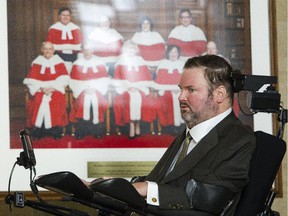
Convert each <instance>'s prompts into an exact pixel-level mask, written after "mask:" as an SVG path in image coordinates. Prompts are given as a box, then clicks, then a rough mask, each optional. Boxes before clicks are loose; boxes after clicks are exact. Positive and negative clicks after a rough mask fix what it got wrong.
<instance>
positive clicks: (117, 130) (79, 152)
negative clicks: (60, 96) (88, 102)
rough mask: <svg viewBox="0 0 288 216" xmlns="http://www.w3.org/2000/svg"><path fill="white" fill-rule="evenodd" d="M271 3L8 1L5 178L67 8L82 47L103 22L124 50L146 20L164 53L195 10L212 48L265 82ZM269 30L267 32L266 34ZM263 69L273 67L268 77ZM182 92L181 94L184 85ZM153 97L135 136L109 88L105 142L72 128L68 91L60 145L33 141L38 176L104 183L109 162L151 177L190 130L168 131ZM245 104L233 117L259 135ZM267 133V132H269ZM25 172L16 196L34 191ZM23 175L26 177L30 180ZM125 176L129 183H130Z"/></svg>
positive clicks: (242, 101)
mask: <svg viewBox="0 0 288 216" xmlns="http://www.w3.org/2000/svg"><path fill="white" fill-rule="evenodd" d="M271 2H272V1H269V0H267V1H261V0H258V4H257V5H256V4H255V3H252V1H249V0H221V1H217V2H216V1H213V0H190V1H187V0H176V1H175V0H159V1H155V0H88V1H87V0H61V1H53V0H46V1H36V0H25V1H19V0H9V1H6V2H5V3H3V2H1V4H3V7H1V10H2V13H1V14H3V15H1V16H2V18H3V20H6V21H7V22H4V21H3V25H4V26H5V27H6V29H7V31H5V33H6V34H5V38H7V40H1V44H2V45H1V47H2V48H3V49H1V50H5V51H7V52H6V53H5V52H3V53H2V54H1V55H4V57H3V59H5V60H6V64H5V65H6V67H3V68H4V70H3V71H2V73H3V76H4V77H5V79H2V80H1V83H2V84H3V85H2V86H3V88H5V91H2V92H1V93H0V94H1V95H2V96H3V98H6V100H5V101H6V102H7V103H3V104H5V113H1V115H2V116H3V117H4V118H3V119H5V121H3V122H2V124H3V126H2V128H3V127H4V128H5V130H4V131H2V132H3V133H2V132H1V136H0V140H1V143H2V144H3V145H1V147H0V162H1V163H2V162H3V161H4V160H5V162H4V163H5V164H6V166H7V167H5V176H9V171H10V167H12V165H13V162H14V160H16V158H17V157H18V154H19V153H20V152H21V141H20V139H19V131H20V130H21V129H24V128H26V129H30V128H27V127H28V126H27V122H29V121H30V119H27V118H29V115H27V109H28V108H27V106H28V105H29V103H30V100H31V97H32V96H31V92H30V91H29V88H28V87H27V86H26V85H25V84H24V83H23V81H24V79H25V78H26V77H27V75H28V73H29V71H30V70H31V64H32V62H33V61H34V60H35V59H36V58H37V57H38V56H39V55H42V52H41V44H42V43H43V42H44V41H46V40H47V35H48V31H49V29H50V27H51V26H52V25H53V24H55V23H57V22H59V16H58V11H59V9H60V8H61V7H68V8H69V9H70V10H71V22H73V23H74V24H75V25H77V26H79V28H80V30H81V33H82V43H83V44H88V41H89V38H90V35H91V33H92V32H93V30H94V29H95V28H97V27H99V25H100V23H101V20H102V19H103V17H108V18H109V20H110V25H111V26H110V28H112V29H114V30H115V31H117V32H118V33H119V34H120V35H121V36H122V41H123V44H124V43H125V42H127V41H130V40H131V39H132V38H133V36H134V35H135V33H137V32H140V31H141V29H140V27H139V20H141V17H144V16H145V17H149V19H150V20H151V23H150V25H151V24H153V31H155V32H157V33H159V35H160V36H161V38H162V39H163V43H164V45H165V47H167V45H168V40H169V35H170V33H171V31H172V30H173V29H174V28H175V27H176V26H178V25H181V20H180V18H181V17H180V16H179V12H180V11H181V10H182V9H189V11H190V12H191V24H192V25H194V26H196V27H198V28H199V29H201V30H202V31H203V33H204V35H205V41H206V42H213V43H214V44H215V45H216V46H217V51H218V53H217V54H219V55H221V56H224V57H225V59H227V60H228V61H229V63H230V64H231V65H232V67H233V69H235V70H236V69H237V70H240V71H241V72H242V73H243V74H247V75H251V74H255V73H256V74H257V73H260V74H262V72H263V71H264V73H266V75H267V74H268V75H271V74H272V75H277V74H275V71H274V69H273V68H272V67H271V65H270V64H271V63H272V62H273V55H272V54H273V46H272V45H273V44H271V42H270V40H271V36H273V34H272V33H273V32H271V31H272V30H271V28H269V25H270V24H271V22H273V20H272V19H271V18H273V14H272V13H273V11H271V8H272V9H273V7H271V4H272V3H271ZM259 5H262V7H263V10H258V9H257V10H256V9H255V8H258V7H259ZM259 13H261V14H259ZM258 17H265V18H266V19H264V18H262V19H261V20H259V19H258ZM263 25H265V26H264V27H263ZM265 27H267V28H265ZM259 34H261V37H263V40H261V41H260V40H258V39H257V37H259ZM96 37H97V35H96ZM265 39H266V40H265ZM271 41H272V40H271ZM150 42H151V41H150ZM254 43H255V44H254ZM256 43H262V44H258V45H257V46H258V47H262V48H263V47H265V48H267V50H266V51H265V52H262V51H261V52H262V53H261V55H264V56H261V57H259V56H257V55H255V52H257V54H259V52H258V50H257V49H258V48H257V47H255V46H256ZM83 44H82V45H83ZM262 48H261V50H262ZM206 52H207V50H206V46H205V49H203V50H202V51H201V52H200V53H198V54H197V55H202V54H205V53H206ZM78 57H79V55H78ZM163 58H165V56H164V57H163ZM264 59H265V60H264ZM263 62H267V64H266V65H265V64H263ZM116 65H117V63H116V64H114V65H112V66H111V65H108V66H107V65H106V66H107V68H109V67H110V69H111V67H112V68H113V69H115V68H116ZM263 67H266V68H265V69H264V70H263ZM147 68H148V70H149V72H150V73H151V80H150V81H151V82H155V80H156V79H157V66H152V67H151V66H149V65H147ZM107 73H108V79H109V80H110V83H113V80H114V76H115V74H114V73H115V71H113V70H112V72H111V71H110V72H108V69H107ZM69 74H70V72H69ZM175 86H176V87H177V84H175ZM149 90H150V91H151V92H152V93H153V99H152V100H151V101H152V103H153V104H149V106H148V108H146V109H149V111H150V112H149V113H148V114H147V115H148V116H149V118H148V119H149V120H147V121H141V119H140V121H139V122H140V130H141V133H139V134H137V136H135V137H134V136H133V137H131V136H130V134H129V133H130V130H131V125H130V124H129V123H127V122H125V124H122V125H121V126H119V125H118V124H117V121H118V117H117V116H118V111H117V110H115V107H114V106H115V104H116V102H115V101H117V100H116V99H115V95H116V94H117V90H116V89H115V88H114V87H113V86H112V85H110V86H108V90H107V92H106V94H105V95H104V99H105V100H106V101H107V104H108V106H107V108H106V109H105V111H104V114H103V115H104V116H103V119H104V120H103V122H102V123H101V124H102V128H103V134H101V136H99V137H96V136H93V135H91V134H89V135H85V136H81V137H77V136H76V134H77V126H76V124H75V122H71V121H69V116H70V114H71V110H72V109H73V103H74V101H75V97H74V95H73V89H71V88H70V87H69V85H67V87H66V88H65V100H66V111H67V115H68V123H67V125H65V126H63V127H61V137H60V138H59V137H58V138H57V139H56V138H55V137H53V136H43V137H42V136H40V137H37V139H33V137H32V142H33V147H34V151H35V155H36V158H37V166H36V167H37V173H38V174H41V175H42V174H47V173H51V172H57V171H62V170H69V171H71V172H73V173H75V174H76V175H78V176H79V177H81V178H84V179H90V178H95V177H101V176H97V175H98V174H99V173H98V174H97V172H95V169H96V170H97V165H99V164H100V163H101V166H102V167H103V163H104V164H108V165H109V166H114V165H113V164H115V163H116V164H117V163H118V164H119V163H123V162H124V163H123V166H120V167H122V168H124V165H125V166H126V167H127V166H128V167H131V169H132V171H135V172H137V171H139V172H140V171H143V169H141V170H140V169H139V167H140V166H141V167H143V166H145V164H146V165H147V166H146V168H147V169H144V171H145V172H146V171H147V172H148V171H149V169H150V168H152V167H153V165H155V162H156V161H157V160H158V159H159V158H160V157H161V155H162V154H163V153H164V151H165V150H166V148H167V147H168V146H169V145H170V143H171V142H172V141H173V139H174V138H175V137H176V134H177V132H178V131H179V130H180V129H181V127H183V126H184V124H183V122H181V120H180V119H179V121H178V123H177V124H176V123H175V124H173V123H172V124H171V125H168V126H167V125H163V124H161V121H160V119H159V115H160V114H159V113H158V112H157V110H156V108H155V106H156V105H155V104H156V102H155V101H157V97H158V96H159V92H158V91H157V90H155V89H152V88H150V89H149ZM246 97H247V95H246V93H245V92H243V93H241V94H239V95H236V96H235V98H236V99H237V100H235V104H236V105H237V106H234V107H233V108H234V111H235V113H236V114H237V116H238V117H239V118H240V120H241V121H242V122H243V123H244V124H247V125H250V126H251V127H253V128H254V130H258V126H259V125H260V124H259V123H258V120H257V117H255V116H252V115H247V114H246V112H248V113H249V112H250V110H249V107H248V105H247V100H246V99H247V98H246ZM135 100H136V99H135ZM126 108H127V107H126ZM153 109H155V110H156V111H155V113H152V111H151V110H153ZM124 110H125V109H124ZM142 112H144V111H142ZM151 116H152V117H151ZM261 118H263V116H261ZM264 118H267V119H268V122H270V123H269V124H268V129H267V130H268V132H270V133H273V132H275V131H273V127H274V128H275V127H276V126H275V124H276V122H275V121H273V120H271V119H272V118H271V115H270V114H267V115H266V114H264ZM260 129H261V130H262V128H260ZM84 130H88V129H84ZM264 130H266V129H264ZM269 130H270V131H269ZM274 130H275V129H274ZM2 135H3V136H2ZM2 160H3V161H2ZM132 163H133V164H134V165H133V166H132V165H131V164H132ZM137 163H138V165H137ZM2 164H3V163H2ZM111 164H112V165H111ZM135 164H136V165H135ZM95 167H96V168H95ZM107 167H108V166H107ZM118 167H119V166H118ZM98 168H99V166H98ZM106 171H107V170H106ZM26 172H27V171H26V170H24V169H17V172H16V173H15V174H14V175H15V176H16V177H15V178H17V177H19V176H22V177H21V179H24V180H23V181H21V182H20V181H19V182H17V181H16V182H14V184H13V185H12V186H13V188H12V189H13V190H14V189H15V190H24V191H25V190H29V181H28V180H29V177H28V173H26ZM118 172H119V171H118ZM125 172H126V173H124V172H122V174H123V175H125V174H127V173H131V170H126V171H125ZM95 173H96V174H95ZM102 174H103V173H102ZM104 174H107V175H113V174H115V173H107V172H105V171H104ZM136 174H137V173H136ZM99 175H100V174H99ZM23 176H27V181H25V177H23ZM120 176H121V172H120ZM123 177H127V178H129V177H130V176H129V175H127V176H123ZM278 177H279V176H278ZM7 178H8V177H7ZM7 178H6V179H5V178H2V179H1V180H0V181H1V184H0V185H1V188H0V191H5V190H6V185H7V184H8V179H7ZM275 183H276V185H275V186H276V191H277V192H278V194H280V195H281V190H282V188H281V187H282V185H281V179H280V177H279V178H277V179H276V182H275ZM47 196H48V195H47Z"/></svg>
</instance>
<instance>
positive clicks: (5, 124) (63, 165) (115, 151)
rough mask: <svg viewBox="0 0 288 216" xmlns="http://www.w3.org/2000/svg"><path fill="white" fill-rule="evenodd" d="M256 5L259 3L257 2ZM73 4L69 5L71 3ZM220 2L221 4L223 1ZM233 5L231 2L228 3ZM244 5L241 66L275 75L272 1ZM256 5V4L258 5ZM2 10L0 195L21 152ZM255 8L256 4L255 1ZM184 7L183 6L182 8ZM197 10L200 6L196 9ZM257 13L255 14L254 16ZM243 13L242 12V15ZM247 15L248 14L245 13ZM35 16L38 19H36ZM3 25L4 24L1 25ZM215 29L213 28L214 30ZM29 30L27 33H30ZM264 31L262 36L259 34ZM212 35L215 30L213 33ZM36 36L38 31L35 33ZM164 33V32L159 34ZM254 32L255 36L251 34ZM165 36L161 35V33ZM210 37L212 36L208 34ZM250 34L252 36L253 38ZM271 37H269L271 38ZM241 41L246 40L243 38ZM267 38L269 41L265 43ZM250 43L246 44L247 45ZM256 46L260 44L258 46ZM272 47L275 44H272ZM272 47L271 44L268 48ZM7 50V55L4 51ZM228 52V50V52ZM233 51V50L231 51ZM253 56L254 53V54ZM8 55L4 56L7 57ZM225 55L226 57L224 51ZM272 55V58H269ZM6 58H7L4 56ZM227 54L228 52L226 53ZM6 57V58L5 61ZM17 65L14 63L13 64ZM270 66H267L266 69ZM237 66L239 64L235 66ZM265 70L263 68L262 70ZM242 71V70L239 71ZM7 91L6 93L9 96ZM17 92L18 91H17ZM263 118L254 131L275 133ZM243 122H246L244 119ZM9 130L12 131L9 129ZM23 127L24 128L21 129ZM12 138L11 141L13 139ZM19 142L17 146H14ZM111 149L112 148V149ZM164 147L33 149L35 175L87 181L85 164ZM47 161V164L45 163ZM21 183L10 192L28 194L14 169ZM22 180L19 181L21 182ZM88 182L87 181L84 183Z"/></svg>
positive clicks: (132, 157) (150, 157) (157, 152)
mask: <svg viewBox="0 0 288 216" xmlns="http://www.w3.org/2000/svg"><path fill="white" fill-rule="evenodd" d="M258 1H259V0H258ZM27 2H28V3H27V4H30V7H31V6H33V1H32V0H31V1H27ZM71 2H73V1H71ZM164 2H165V4H168V5H169V6H171V4H173V3H172V1H164ZM179 2H180V3H181V4H182V5H183V6H185V5H186V4H188V3H187V1H181V0H179ZM191 2H192V3H191V4H193V3H195V4H197V3H198V4H201V3H203V4H204V3H205V2H207V1H191ZM223 2H224V1H223ZM231 2H233V1H231ZM231 2H230V1H228V3H231ZM239 2H241V1H237V0H236V1H235V3H236V4H237V3H239ZM245 2H246V3H247V2H249V4H250V5H249V8H250V13H251V14H250V15H251V17H250V19H251V26H252V27H251V50H252V52H251V59H248V63H245V64H250V63H251V66H252V68H251V71H253V74H254V71H260V72H261V73H262V72H263V71H265V73H266V72H267V74H273V75H277V74H276V72H275V71H277V70H275V68H271V65H276V64H272V62H273V61H275V58H276V56H275V50H274V48H273V47H275V46H272V48H271V43H272V41H273V40H271V36H272V37H273V36H275V35H273V34H274V32H273V31H270V30H271V28H269V23H265V22H264V23H263V20H267V21H268V20H270V25H271V21H272V22H273V20H275V17H273V16H275V15H274V12H273V10H274V7H272V12H271V10H270V9H269V8H271V7H270V4H272V2H273V1H269V0H267V1H265V3H264V2H262V1H261V3H260V5H262V6H263V7H264V10H256V9H255V8H257V7H259V4H258V5H255V2H252V1H251V2H250V1H245ZM258 3H259V2H258ZM1 4H2V6H3V7H1V10H3V11H2V12H3V13H1V14H3V15H1V16H3V17H1V21H2V22H3V26H5V27H6V30H7V31H4V32H5V33H6V34H5V35H3V40H1V48H2V49H1V50H7V52H3V53H2V54H1V55H3V58H2V59H3V60H4V61H3V62H6V64H4V65H3V71H4V72H5V73H4V74H3V76H4V77H3V79H2V80H0V82H1V86H2V88H3V91H1V93H0V95H2V96H1V98H3V104H7V106H6V107H4V112H3V113H1V114H0V115H1V117H2V119H3V121H2V122H1V124H2V127H1V128H3V131H2V132H3V136H1V137H0V140H1V143H3V145H1V146H0V152H1V153H0V162H1V164H7V167H5V169H4V174H5V176H6V178H2V179H1V180H0V181H1V184H0V185H1V187H2V188H0V191H6V185H7V184H8V176H9V171H10V168H11V167H12V165H13V162H14V161H15V160H16V158H17V157H18V156H19V152H20V151H21V149H19V147H17V146H18V145H19V144H20V141H18V140H17V134H16V135H15V136H13V137H12V138H11V130H14V131H17V128H13V124H12V122H11V115H13V114H15V112H16V113H17V109H16V110H11V109H10V107H9V106H8V104H10V105H11V102H13V101H14V100H15V98H13V97H11V91H13V90H14V89H11V87H10V86H9V84H11V74H10V69H9V68H8V62H9V59H10V61H11V57H10V55H11V52H12V51H11V50H10V49H9V47H8V44H7V43H5V42H7V41H9V40H8V34H7V32H8V28H7V24H6V23H7V2H1ZM256 4H257V1H256ZM186 6H187V5H186ZM200 6H201V5H200ZM18 7H21V5H18ZM135 7H137V4H136V5H135ZM208 9H209V10H213V9H211V8H208ZM43 10H45V9H44V8H39V10H38V13H39V14H41V13H43ZM51 10H52V11H53V16H51V17H49V18H47V21H46V24H45V25H47V26H48V25H50V24H52V23H53V22H54V20H55V19H56V18H57V13H56V12H55V11H57V10H56V8H52V9H51ZM177 10H179V8H176V11H177ZM256 11H257V12H256ZM260 11H261V13H263V16H265V17H267V19H263V18H262V19H261V20H257V17H263V16H260V15H259V14H258V13H260ZM196 12H197V13H195V14H196V15H195V16H196V18H197V19H203V17H202V16H201V13H199V11H196ZM242 12H243V11H242ZM239 13H241V11H239ZM248 13H249V12H248ZM39 14H38V16H39ZM175 14H177V12H175ZM174 17H176V15H174ZM163 19H167V17H166V18H165V17H161V16H160V20H163ZM5 21H6V22H5ZM172 22H174V24H176V23H177V21H176V20H175V19H174V20H173V21H172ZM239 22H240V24H239V25H240V28H241V25H242V23H243V22H244V23H246V24H247V23H248V25H250V23H249V22H248V21H247V20H246V21H245V20H244V21H242V20H240V21H239ZM246 24H245V25H246ZM208 25H212V24H211V23H209V22H208ZM263 25H265V27H267V28H264V29H262V28H261V27H263ZM37 28H38V31H39V28H40V29H41V27H40V26H39V25H38V26H37V27H36V29H37ZM215 28H216V27H215ZM30 30H31V29H30ZM263 30H264V32H263ZM215 31H216V30H215ZM39 32H40V31H39ZM163 32H165V31H163ZM255 32H256V33H255ZM167 33H168V30H167V32H166V34H167ZM45 34H46V33H45V32H41V33H40V36H39V39H38V41H37V43H35V41H34V42H31V41H30V42H27V44H26V45H27V46H29V48H31V50H33V51H32V53H34V57H35V56H36V54H39V53H38V52H39V47H37V45H39V44H40V42H41V41H42V39H43V38H44V37H45V36H44V35H45ZM126 34H127V35H128V32H126ZM164 34H165V33H164ZM211 34H212V33H211ZM253 34H254V35H253ZM257 34H262V35H263V38H264V40H261V41H257V37H256V35H257ZM271 34H272V35H271ZM208 37H210V38H211V37H212V36H211V35H209V34H208ZM245 37H248V36H247V35H246V36H245ZM269 38H270V40H269ZM249 43H250V42H249ZM256 43H258V44H257V46H261V47H265V48H267V50H265V51H264V52H263V53H262V55H263V56H261V57H260V56H257V55H254V52H253V50H257V47H254V46H256ZM259 43H262V44H260V45H259ZM274 43H275V42H274ZM272 45H273V44H272ZM8 50H9V51H8ZM230 51H231V50H230ZM232 51H233V50H232ZM21 52H23V53H28V54H31V52H28V51H25V50H23V48H22V49H21ZM255 52H256V51H255ZM7 53H8V54H7ZM226 53H229V52H228V51H227V50H226ZM271 53H272V55H271ZM6 54H7V55H6ZM230 54H231V52H230ZM8 57H9V58H8ZM30 58H31V59H32V56H30ZM263 59H266V60H267V61H265V62H268V65H265V64H264V65H263V62H264V61H263ZM16 64H17V63H16ZM25 64H26V65H25V68H26V69H27V68H29V65H30V64H31V61H30V62H26V63H25ZM270 64H271V65H270ZM239 65H241V64H239ZM263 67H265V68H263ZM243 68H244V69H245V66H244V67H243ZM20 73H22V74H23V76H22V77H20V78H18V80H17V81H15V82H16V83H17V82H18V83H19V81H22V79H23V78H24V74H25V73H23V72H22V71H21V72H20ZM9 76H10V81H9ZM9 90H10V93H9ZM18 92H19V90H18ZM257 115H258V116H260V117H259V118H263V115H261V114H260V115H259V114H257ZM264 118H266V119H268V122H271V124H270V123H269V124H268V128H262V125H261V124H259V123H258V122H259V120H258V117H257V116H255V117H254V128H255V129H260V130H264V131H267V132H270V133H272V132H275V131H272V128H273V127H274V128H276V127H277V126H275V125H277V122H276V121H275V120H271V119H272V118H271V115H269V114H267V115H266V114H265V115H264ZM245 121H246V119H245ZM247 122H249V123H251V122H250V120H247ZM11 126H12V128H11ZM23 127H24V125H23ZM14 137H15V139H14ZM11 142H13V143H15V145H16V148H11ZM17 142H19V143H17ZM114 147H115V146H114ZM166 147H167V146H162V147H156V148H149V151H147V149H143V148H137V146H136V147H135V146H134V148H133V149H129V148H128V149H127V148H105V147H103V148H95V149H94V148H91V149H90V148H89V149H85V148H53V147H49V148H48V149H43V148H36V149H35V155H36V157H37V174H47V173H51V172H55V171H60V170H69V171H71V172H74V173H76V174H77V175H78V176H80V177H82V178H87V161H156V160H158V159H159V157H160V156H161V155H162V154H163V153H164V151H165V148H166ZM127 150H129V151H132V152H133V153H132V154H127V152H128V151H127ZM51 155H53V160H51ZM48 161H49V163H47V162H48ZM20 178H21V181H15V182H14V181H12V183H13V184H12V185H11V187H12V190H21V191H30V188H29V176H28V173H27V170H24V169H22V168H20V169H19V168H17V172H16V171H15V173H14V174H13V179H16V180H17V179H20ZM22 179H23V180H22ZM88 180H89V179H88ZM281 182H282V181H281V170H280V172H279V174H278V175H277V178H276V181H275V190H276V192H277V195H278V196H282V183H281ZM0 195H1V197H0V198H3V197H4V196H5V195H6V194H5V192H1V194H0ZM44 196H45V197H46V196H47V197H48V198H49V199H54V198H56V199H57V195H55V194H53V193H50V192H45V194H44Z"/></svg>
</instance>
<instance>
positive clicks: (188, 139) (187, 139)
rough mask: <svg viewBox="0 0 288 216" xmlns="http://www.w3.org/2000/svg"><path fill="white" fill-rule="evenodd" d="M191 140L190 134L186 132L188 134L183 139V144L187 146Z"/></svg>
mask: <svg viewBox="0 0 288 216" xmlns="http://www.w3.org/2000/svg"><path fill="white" fill-rule="evenodd" d="M191 140H192V136H191V134H190V133H189V132H188V133H187V134H186V137H185V140H184V142H185V143H187V144H189V143H190V142H191Z"/></svg>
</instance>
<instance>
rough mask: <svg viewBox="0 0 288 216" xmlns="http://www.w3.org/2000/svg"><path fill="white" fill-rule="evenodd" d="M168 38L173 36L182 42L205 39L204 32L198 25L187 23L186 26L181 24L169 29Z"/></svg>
mask: <svg viewBox="0 0 288 216" xmlns="http://www.w3.org/2000/svg"><path fill="white" fill-rule="evenodd" d="M168 38H175V39H178V40H181V41H184V42H189V41H194V40H201V41H203V40H204V41H206V40H207V39H206V36H205V34H204V32H203V31H202V30H201V29H200V28H199V27H196V26H194V25H189V26H187V27H185V26H183V25H179V26H176V27H175V28H174V29H173V30H172V31H171V33H170V34H169V36H168Z"/></svg>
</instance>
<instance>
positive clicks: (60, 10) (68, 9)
mask: <svg viewBox="0 0 288 216" xmlns="http://www.w3.org/2000/svg"><path fill="white" fill-rule="evenodd" d="M63 11H69V13H70V14H72V12H71V9H70V8H69V7H61V8H59V10H58V16H59V15H60V14H61V13H62V12H63Z"/></svg>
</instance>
